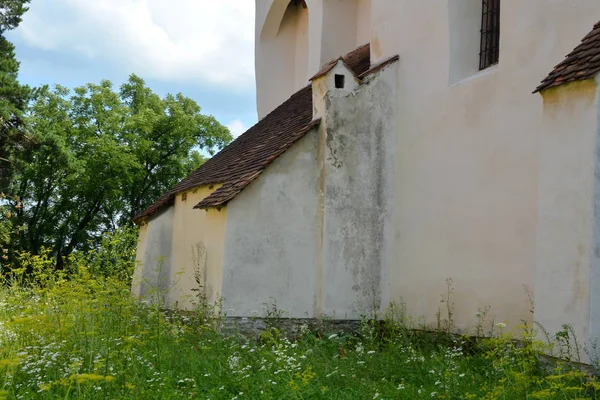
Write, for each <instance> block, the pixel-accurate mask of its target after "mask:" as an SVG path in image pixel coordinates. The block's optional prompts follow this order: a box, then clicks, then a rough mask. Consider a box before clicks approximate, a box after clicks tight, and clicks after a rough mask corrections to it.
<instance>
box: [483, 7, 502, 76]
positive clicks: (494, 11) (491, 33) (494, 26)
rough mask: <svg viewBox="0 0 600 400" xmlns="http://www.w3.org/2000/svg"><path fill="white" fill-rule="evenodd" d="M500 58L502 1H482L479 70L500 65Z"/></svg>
mask: <svg viewBox="0 0 600 400" xmlns="http://www.w3.org/2000/svg"><path fill="white" fill-rule="evenodd" d="M499 57H500V0H482V10H481V47H480V52H479V69H480V70H482V69H486V68H488V67H490V66H492V65H494V64H497V63H498V59H499Z"/></svg>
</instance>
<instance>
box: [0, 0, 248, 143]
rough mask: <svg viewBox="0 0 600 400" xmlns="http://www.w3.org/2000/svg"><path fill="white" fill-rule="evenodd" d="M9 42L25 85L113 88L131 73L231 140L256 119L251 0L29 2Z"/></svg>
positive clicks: (59, 0) (45, 0)
mask: <svg viewBox="0 0 600 400" xmlns="http://www.w3.org/2000/svg"><path fill="white" fill-rule="evenodd" d="M8 38H9V40H11V41H12V42H13V43H14V44H15V46H16V52H17V58H18V60H19V61H20V62H21V69H20V80H21V82H23V83H27V84H30V85H33V86H37V85H41V84H50V85H52V84H55V83H59V84H61V85H63V86H67V87H75V86H79V85H82V84H85V83H87V82H99V81H100V80H101V79H109V80H111V81H112V82H113V83H114V84H115V86H118V85H120V84H121V83H123V82H124V81H125V80H126V79H127V77H128V76H129V74H131V73H135V74H137V75H139V76H141V77H142V78H144V79H145V80H146V82H147V84H148V85H149V86H150V87H151V88H152V89H153V90H154V91H155V92H157V93H159V94H161V95H164V94H166V93H178V92H181V93H183V94H184V95H186V96H188V97H191V98H193V99H194V100H196V101H197V102H198V104H200V106H201V107H202V109H203V112H204V113H207V114H212V115H214V116H215V117H216V118H217V119H218V120H219V121H220V122H221V123H223V124H224V125H227V126H229V127H230V129H231V131H232V133H234V135H239V134H240V133H243V131H245V130H246V129H247V128H248V127H250V126H251V125H253V124H254V123H255V122H256V105H255V102H256V98H255V93H256V92H255V85H254V1H252V0H218V1H215V0H168V1H165V0H33V1H32V2H31V5H30V9H29V11H28V12H27V13H26V14H25V15H24V17H23V22H22V23H21V25H20V26H19V27H18V28H17V29H16V30H14V31H12V32H10V33H9V34H8Z"/></svg>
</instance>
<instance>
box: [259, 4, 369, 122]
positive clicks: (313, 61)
mask: <svg viewBox="0 0 600 400" xmlns="http://www.w3.org/2000/svg"><path fill="white" fill-rule="evenodd" d="M289 3H290V0H257V1H256V28H255V29H256V31H255V37H256V41H255V43H256V45H255V66H256V88H257V109H258V117H259V119H260V118H262V117H264V116H265V115H266V114H268V113H269V112H270V111H272V110H273V109H274V108H275V107H277V106H278V105H279V104H281V103H282V102H283V101H285V100H286V99H287V98H288V97H289V96H290V95H291V94H293V93H294V92H296V91H297V90H299V89H300V88H302V87H303V86H304V85H305V84H306V83H307V79H308V78H310V77H311V76H312V75H314V74H315V73H316V72H317V71H318V70H319V69H320V68H321V66H322V65H323V64H325V63H327V62H329V61H330V60H332V59H334V58H337V57H339V56H341V55H344V54H346V53H347V52H349V51H351V50H354V49H355V48H356V47H358V45H361V44H365V43H367V42H368V41H369V38H370V32H371V13H370V10H371V0H307V1H306V4H307V6H308V9H307V10H304V9H302V8H301V7H300V11H301V12H300V13H298V15H295V16H292V15H291V13H290V12H289V11H288V13H287V15H286V11H285V10H286V8H287V5H288V4H289ZM290 21H293V22H290Z"/></svg>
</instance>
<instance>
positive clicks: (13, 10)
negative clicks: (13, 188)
mask: <svg viewBox="0 0 600 400" xmlns="http://www.w3.org/2000/svg"><path fill="white" fill-rule="evenodd" d="M27 3H29V0H0V187H6V186H7V184H8V181H9V179H10V175H11V173H12V171H13V164H12V163H11V161H10V157H11V153H12V152H13V151H14V150H16V149H19V148H20V147H21V146H23V145H24V144H26V143H27V142H28V141H27V140H26V136H25V135H24V132H23V130H22V125H23V120H22V115H23V112H24V111H25V108H26V106H27V101H28V99H29V96H30V88H29V87H27V86H23V85H21V84H19V82H18V80H17V74H18V72H19V63H18V61H17V60H16V58H15V48H14V46H13V45H12V43H10V42H9V41H8V40H7V39H6V37H5V36H4V34H5V32H6V31H8V30H11V29H14V28H16V27H17V26H18V25H19V23H20V22H21V16H22V15H23V13H25V11H27V7H26V6H25V5H26V4H27Z"/></svg>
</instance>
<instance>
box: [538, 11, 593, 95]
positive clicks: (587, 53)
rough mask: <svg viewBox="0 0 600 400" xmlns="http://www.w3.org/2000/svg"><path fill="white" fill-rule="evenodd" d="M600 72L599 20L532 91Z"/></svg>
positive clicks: (589, 76) (589, 77) (579, 79)
mask: <svg viewBox="0 0 600 400" xmlns="http://www.w3.org/2000/svg"><path fill="white" fill-rule="evenodd" d="M599 73H600V22H598V23H597V24H595V25H594V29H592V31H591V32H590V33H588V34H587V35H586V36H585V37H584V38H583V40H582V41H581V43H580V44H579V46H577V47H575V49H574V50H573V51H572V52H571V53H570V54H569V55H567V57H566V58H565V59H564V60H563V61H561V62H560V63H559V64H558V65H557V66H556V67H554V70H553V71H552V72H550V74H549V75H548V76H547V77H546V79H544V80H543V81H542V83H541V84H540V85H539V86H538V87H537V88H536V89H535V91H534V92H533V93H537V92H540V91H542V90H545V89H550V88H552V87H555V86H559V85H562V84H564V83H568V82H574V81H582V80H586V79H592V78H594V77H595V76H596V75H597V74H599Z"/></svg>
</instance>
